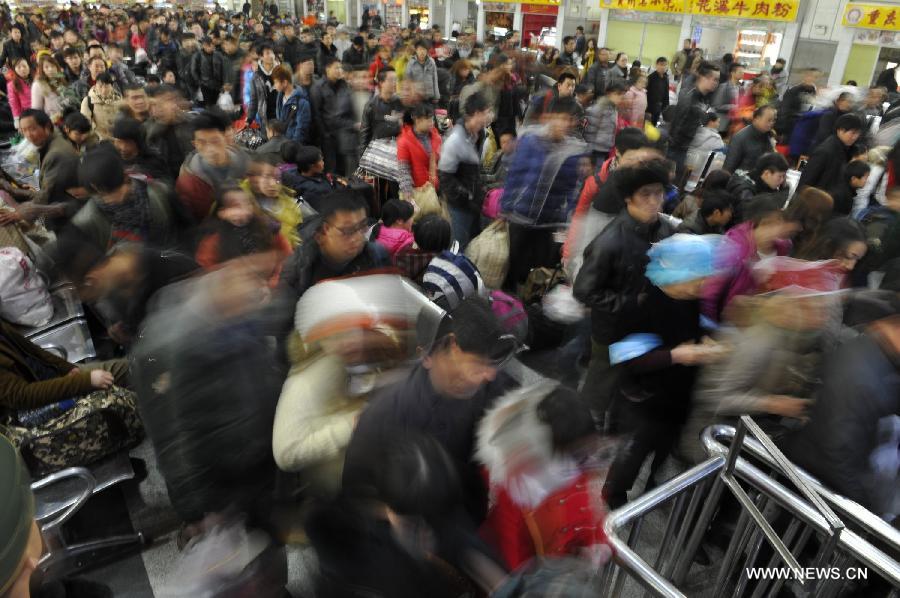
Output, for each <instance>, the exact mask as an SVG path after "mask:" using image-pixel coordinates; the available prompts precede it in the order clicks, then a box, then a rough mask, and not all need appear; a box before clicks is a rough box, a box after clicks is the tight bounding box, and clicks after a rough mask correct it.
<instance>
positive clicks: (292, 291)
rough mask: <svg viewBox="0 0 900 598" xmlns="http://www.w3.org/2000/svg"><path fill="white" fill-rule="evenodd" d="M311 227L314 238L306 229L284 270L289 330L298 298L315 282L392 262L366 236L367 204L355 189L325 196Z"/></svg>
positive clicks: (281, 283) (281, 292)
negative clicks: (307, 235) (309, 235)
mask: <svg viewBox="0 0 900 598" xmlns="http://www.w3.org/2000/svg"><path fill="white" fill-rule="evenodd" d="M310 226H312V227H313V228H312V229H311V230H310V231H309V232H311V233H312V234H311V238H306V235H305V234H304V233H306V232H307V230H306V229H305V228H304V230H303V231H302V232H301V237H303V241H302V242H301V244H300V245H299V246H298V247H297V249H296V250H295V251H294V253H293V255H291V257H289V258H288V260H287V261H286V262H285V264H284V267H283V268H282V271H281V278H280V280H279V285H278V286H279V296H280V299H281V301H282V302H281V303H280V304H279V305H280V308H281V309H282V310H283V314H284V316H285V328H284V330H285V331H287V330H288V329H290V327H291V324H292V323H293V318H294V310H295V308H296V306H297V301H298V300H299V299H300V297H301V296H302V295H303V293H305V292H306V290H307V289H308V288H309V287H311V286H312V285H314V284H316V283H317V282H319V281H321V280H325V279H327V278H337V277H340V276H348V275H351V274H358V273H360V272H364V271H366V270H374V269H376V268H387V267H389V266H390V265H391V260H390V256H388V253H387V250H385V249H384V248H383V247H382V246H381V245H379V244H378V243H374V242H369V241H368V240H367V239H366V232H367V231H368V230H369V220H368V217H367V211H366V204H365V201H364V200H363V199H362V197H360V196H359V194H358V193H356V192H355V191H351V190H349V189H342V190H340V191H335V192H334V193H331V194H329V195H326V196H325V197H323V198H322V209H321V210H320V211H319V218H318V219H317V220H316V221H314V222H313V223H312V224H310Z"/></svg>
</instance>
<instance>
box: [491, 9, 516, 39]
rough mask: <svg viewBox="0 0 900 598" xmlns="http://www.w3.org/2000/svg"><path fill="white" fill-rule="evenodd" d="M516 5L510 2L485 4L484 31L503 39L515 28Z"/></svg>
mask: <svg viewBox="0 0 900 598" xmlns="http://www.w3.org/2000/svg"><path fill="white" fill-rule="evenodd" d="M516 6H517V5H516V4H514V3H509V2H485V3H484V30H485V32H486V33H487V34H488V35H494V36H496V37H501V36H504V35H506V34H507V33H508V32H509V31H512V30H513V29H514V28H515V17H516Z"/></svg>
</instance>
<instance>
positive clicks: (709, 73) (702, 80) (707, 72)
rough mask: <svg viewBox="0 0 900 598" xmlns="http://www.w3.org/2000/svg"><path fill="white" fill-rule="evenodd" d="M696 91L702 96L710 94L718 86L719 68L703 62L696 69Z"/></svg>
mask: <svg viewBox="0 0 900 598" xmlns="http://www.w3.org/2000/svg"><path fill="white" fill-rule="evenodd" d="M695 85H696V86H697V89H698V90H699V91H700V93H702V94H703V95H706V94H710V93H712V92H714V91H715V90H716V88H717V87H718V86H719V67H718V66H716V65H715V64H713V63H712V62H709V61H706V60H703V61H701V62H700V64H699V66H698V67H697V81H696V84H695Z"/></svg>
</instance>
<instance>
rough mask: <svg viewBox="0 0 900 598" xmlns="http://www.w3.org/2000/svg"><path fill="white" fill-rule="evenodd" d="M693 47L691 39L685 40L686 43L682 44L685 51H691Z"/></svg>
mask: <svg viewBox="0 0 900 598" xmlns="http://www.w3.org/2000/svg"><path fill="white" fill-rule="evenodd" d="M691 45H692V44H691V40H690V38H688V39H686V40H684V42H683V43H682V44H681V47H682V48H683V49H684V50H690V49H691Z"/></svg>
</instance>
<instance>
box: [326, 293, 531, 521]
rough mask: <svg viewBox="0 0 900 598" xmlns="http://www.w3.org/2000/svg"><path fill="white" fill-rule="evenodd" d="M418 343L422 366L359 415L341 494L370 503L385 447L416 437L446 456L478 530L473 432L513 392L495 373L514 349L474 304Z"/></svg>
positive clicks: (480, 486) (480, 487) (484, 307)
mask: <svg viewBox="0 0 900 598" xmlns="http://www.w3.org/2000/svg"><path fill="white" fill-rule="evenodd" d="M422 328H424V326H422ZM422 341H423V343H422V344H424V345H425V346H424V347H423V348H424V349H426V352H427V353H426V356H425V357H424V358H423V360H422V362H421V363H420V364H419V365H417V366H416V367H415V368H413V370H412V372H410V374H409V376H408V377H407V378H406V379H405V380H403V381H402V382H400V383H398V384H396V385H395V386H393V387H390V388H387V389H385V391H384V392H382V393H380V394H379V395H378V396H377V397H375V398H374V399H373V400H372V402H371V403H370V404H369V406H368V408H367V409H365V410H364V411H363V412H362V415H360V418H359V422H358V423H357V425H356V429H355V430H354V432H353V436H352V437H351V438H350V445H349V446H348V448H347V458H346V461H345V464H344V476H343V486H344V491H345V492H347V493H348V494H350V495H351V496H361V495H362V496H371V492H372V486H373V483H374V479H375V478H374V476H375V473H376V471H377V467H378V463H379V456H380V455H381V451H382V449H383V447H384V446H386V443H387V441H388V440H389V439H390V438H392V437H394V436H395V435H397V434H402V433H404V432H413V431H415V432H418V433H423V434H427V435H428V436H431V437H433V438H434V439H435V440H437V441H438V442H439V443H440V444H441V445H442V446H443V448H444V449H446V450H447V453H448V454H449V456H450V457H451V459H452V460H453V462H454V465H455V466H456V468H457V471H458V472H459V474H460V481H461V482H462V486H463V494H464V502H465V503H466V507H467V510H468V511H469V514H470V515H471V517H472V519H473V520H475V521H476V522H478V521H480V520H481V519H483V518H484V515H485V513H486V511H487V491H486V489H485V486H484V482H483V481H482V479H481V476H480V475H479V471H478V468H477V466H476V464H475V462H474V461H473V459H472V457H473V450H474V448H475V429H476V427H477V425H478V422H479V421H480V420H481V418H482V416H483V415H484V412H485V411H486V410H487V409H488V408H489V407H490V406H491V405H492V404H493V402H494V400H495V399H497V397H500V396H501V395H503V394H504V393H505V392H506V391H508V390H510V389H512V388H514V387H515V386H516V384H515V382H514V381H513V379H512V378H511V377H510V376H509V375H508V374H506V373H505V372H503V371H501V369H500V368H501V367H502V365H503V363H504V362H505V361H506V360H508V359H509V358H510V357H512V355H514V353H515V351H516V348H517V343H516V342H515V340H514V339H513V338H512V337H511V336H510V335H508V334H506V333H505V331H504V330H503V327H502V326H501V325H500V323H499V322H498V321H497V319H496V317H495V316H494V314H493V313H492V312H491V308H490V306H489V305H488V304H487V302H486V301H484V300H483V299H480V298H477V297H476V298H471V299H467V300H465V301H463V302H462V303H461V304H460V305H459V306H458V307H456V309H454V310H453V311H452V312H451V313H450V315H449V317H448V316H444V317H443V318H442V319H441V320H440V322H439V324H438V326H437V330H436V332H435V333H434V335H433V337H432V338H429V339H427V340H426V339H422Z"/></svg>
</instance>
